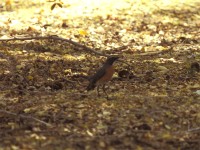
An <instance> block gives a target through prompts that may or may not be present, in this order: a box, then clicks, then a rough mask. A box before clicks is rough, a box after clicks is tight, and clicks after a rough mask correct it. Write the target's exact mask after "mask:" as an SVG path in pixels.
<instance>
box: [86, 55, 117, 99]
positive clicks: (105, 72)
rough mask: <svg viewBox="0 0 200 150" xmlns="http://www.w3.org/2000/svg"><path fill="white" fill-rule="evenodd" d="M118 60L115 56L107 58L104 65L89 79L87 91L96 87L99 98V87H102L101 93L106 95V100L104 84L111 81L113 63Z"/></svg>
mask: <svg viewBox="0 0 200 150" xmlns="http://www.w3.org/2000/svg"><path fill="white" fill-rule="evenodd" d="M118 59H119V57H117V56H112V57H108V59H107V60H106V62H105V63H104V65H103V66H102V67H101V68H100V69H99V70H98V71H97V72H96V73H95V74H94V75H93V76H92V77H91V78H90V83H89V85H88V87H87V91H90V90H93V89H94V88H95V87H96V86H97V92H98V96H100V94H99V86H100V85H102V89H103V92H104V93H105V94H106V97H107V99H108V94H107V93H106V90H105V84H106V83H107V82H108V81H110V80H111V79H112V76H113V74H114V72H115V71H114V67H113V63H114V62H115V61H116V60H118Z"/></svg>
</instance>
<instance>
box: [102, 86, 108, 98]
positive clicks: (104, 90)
mask: <svg viewBox="0 0 200 150" xmlns="http://www.w3.org/2000/svg"><path fill="white" fill-rule="evenodd" d="M102 89H103V92H104V93H105V94H106V99H107V100H108V99H109V97H108V94H107V92H106V89H105V84H103V87H102Z"/></svg>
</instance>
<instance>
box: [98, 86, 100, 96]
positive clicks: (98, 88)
mask: <svg viewBox="0 0 200 150" xmlns="http://www.w3.org/2000/svg"><path fill="white" fill-rule="evenodd" d="M99 86H100V85H97V95H98V96H100V94H99Z"/></svg>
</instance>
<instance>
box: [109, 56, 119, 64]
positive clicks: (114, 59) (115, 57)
mask: <svg viewBox="0 0 200 150" xmlns="http://www.w3.org/2000/svg"><path fill="white" fill-rule="evenodd" d="M118 59H119V57H118V56H110V57H108V58H107V60H106V63H107V64H109V65H112V64H113V63H114V62H115V61H116V60H118Z"/></svg>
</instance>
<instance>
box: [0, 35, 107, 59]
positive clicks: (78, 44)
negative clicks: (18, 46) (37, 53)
mask: <svg viewBox="0 0 200 150" xmlns="http://www.w3.org/2000/svg"><path fill="white" fill-rule="evenodd" d="M16 40H19V41H25V40H59V41H63V42H67V43H70V44H72V45H75V46H77V47H79V48H82V49H83V50H86V51H89V52H91V53H94V54H96V55H100V56H105V57H109V55H106V54H103V53H101V52H97V51H95V50H93V49H92V48H89V47H87V46H85V45H82V44H80V43H77V42H74V41H72V40H70V39H65V38H62V37H58V36H56V35H53V36H37V37H14V38H7V39H0V42H3V41H5V42H8V41H16Z"/></svg>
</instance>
